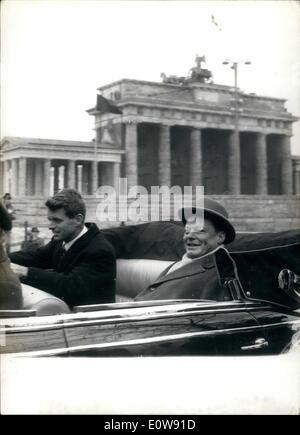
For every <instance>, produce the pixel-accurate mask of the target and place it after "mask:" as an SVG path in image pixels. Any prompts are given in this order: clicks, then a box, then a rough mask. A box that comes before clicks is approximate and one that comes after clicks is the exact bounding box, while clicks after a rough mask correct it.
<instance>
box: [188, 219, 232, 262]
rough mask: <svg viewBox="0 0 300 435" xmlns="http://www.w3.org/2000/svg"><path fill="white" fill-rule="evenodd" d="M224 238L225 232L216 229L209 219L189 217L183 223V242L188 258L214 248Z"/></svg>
mask: <svg viewBox="0 0 300 435" xmlns="http://www.w3.org/2000/svg"><path fill="white" fill-rule="evenodd" d="M224 240H225V233H224V232H223V231H217V230H216V229H215V227H214V225H213V224H212V222H211V221H210V220H207V219H204V222H203V221H202V219H199V218H197V217H191V218H190V219H188V220H187V222H186V224H185V232H184V236H183V242H184V245H185V250H186V254H187V256H188V257H189V258H197V257H201V256H202V255H204V254H207V253H208V252H210V251H213V250H214V249H216V248H217V247H218V246H219V245H221V244H222V243H223V242H224Z"/></svg>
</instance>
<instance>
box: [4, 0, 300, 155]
mask: <svg viewBox="0 0 300 435" xmlns="http://www.w3.org/2000/svg"><path fill="white" fill-rule="evenodd" d="M211 15H214V18H215V21H216V22H217V24H218V26H217V25H215V24H213V23H212V20H211ZM220 29H221V30H220ZM196 54H199V55H205V56H206V68H208V69H211V70H212V72H213V76H214V82H215V83H220V84H226V85H232V84H233V79H234V77H233V71H232V70H231V69H230V68H229V67H228V66H224V65H222V61H223V60H224V59H225V58H229V59H231V60H234V61H242V60H244V59H249V60H251V62H252V64H251V65H248V66H246V65H244V64H243V63H242V62H241V63H240V64H239V70H238V85H239V87H240V88H241V89H242V90H244V91H247V92H255V93H257V94H260V95H265V96H273V97H279V98H286V99H287V103H286V107H287V109H288V111H290V112H291V113H293V114H294V115H296V116H300V2H299V1H298V2H297V1H287V0H284V1H276V0H269V1H246V0H243V1H237V0H235V1H234V0H233V1H229V0H219V1H204V0H202V1H191V2H190V1H176V2H173V1H129V2H128V1H104V0H94V1H86V0H67V1H62V0H51V1H48V0H21V1H17V0H4V1H2V2H1V62H2V65H1V86H2V93H1V109H2V110H1V112H2V118H1V121H2V128H1V135H2V137H3V136H30V137H40V138H52V139H70V140H91V139H92V138H93V137H94V131H93V117H89V116H88V114H87V113H86V110H87V109H89V108H91V107H93V106H94V105H95V102H96V89H97V88H98V87H99V86H102V85H105V84H107V83H110V82H113V81H115V80H119V79H122V78H132V79H138V80H150V81H160V73H161V72H165V73H166V74H175V75H180V76H182V75H186V74H187V73H188V70H189V69H190V68H191V67H192V66H193V65H194V60H195V56H196ZM292 152H293V153H294V154H300V122H298V123H297V124H294V137H293V138H292Z"/></svg>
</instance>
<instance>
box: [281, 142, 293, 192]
mask: <svg viewBox="0 0 300 435" xmlns="http://www.w3.org/2000/svg"><path fill="white" fill-rule="evenodd" d="M281 150H282V159H281V161H282V165H281V193H282V194H283V195H292V194H293V170H292V159H291V145H290V137H289V136H287V135H285V136H283V138H282V148H281Z"/></svg>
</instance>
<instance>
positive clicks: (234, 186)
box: [222, 59, 251, 194]
mask: <svg viewBox="0 0 300 435" xmlns="http://www.w3.org/2000/svg"><path fill="white" fill-rule="evenodd" d="M241 62H243V63H244V64H245V65H250V64H251V62H250V61H249V60H246V61H232V60H230V59H226V60H224V61H223V62H222V63H223V65H231V66H230V68H231V69H233V71H234V97H233V102H234V105H233V111H234V130H233V153H234V154H233V155H231V154H230V155H231V158H233V159H235V160H236V161H235V162H234V167H235V173H234V174H229V184H230V185H229V186H228V188H229V192H230V193H233V194H240V193H241V181H240V180H241V177H240V132H239V112H240V109H239V102H240V101H239V92H238V65H239V64H240V63H241Z"/></svg>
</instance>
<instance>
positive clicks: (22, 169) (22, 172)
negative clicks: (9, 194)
mask: <svg viewBox="0 0 300 435" xmlns="http://www.w3.org/2000/svg"><path fill="white" fill-rule="evenodd" d="M26 172H27V159H26V158H25V157H20V158H19V196H25V195H26V193H27V173H26Z"/></svg>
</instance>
